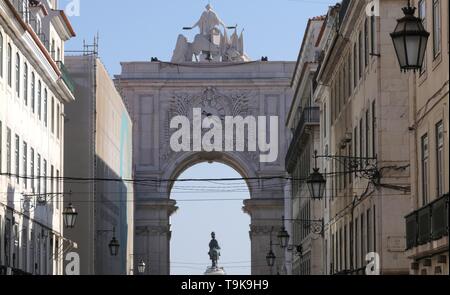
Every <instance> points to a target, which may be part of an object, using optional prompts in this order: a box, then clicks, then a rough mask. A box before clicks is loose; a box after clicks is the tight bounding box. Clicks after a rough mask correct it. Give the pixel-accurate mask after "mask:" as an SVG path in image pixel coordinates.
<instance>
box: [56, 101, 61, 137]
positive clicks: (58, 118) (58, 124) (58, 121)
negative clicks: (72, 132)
mask: <svg viewBox="0 0 450 295" xmlns="http://www.w3.org/2000/svg"><path fill="white" fill-rule="evenodd" d="M60 132H61V111H60V107H59V104H58V105H57V106H56V137H57V138H58V139H59V136H60Z"/></svg>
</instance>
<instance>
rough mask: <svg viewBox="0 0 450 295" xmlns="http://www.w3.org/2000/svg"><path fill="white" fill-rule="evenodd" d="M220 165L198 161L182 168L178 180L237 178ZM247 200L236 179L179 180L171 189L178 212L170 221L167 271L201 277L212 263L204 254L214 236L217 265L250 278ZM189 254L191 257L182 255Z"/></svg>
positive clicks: (242, 184) (242, 185)
mask: <svg viewBox="0 0 450 295" xmlns="http://www.w3.org/2000/svg"><path fill="white" fill-rule="evenodd" d="M241 177H242V176H241V175H240V174H239V173H238V172H237V171H236V170H234V169H233V168H231V167H230V166H228V165H225V164H221V163H206V162H205V163H201V164H196V165H194V166H192V167H190V168H188V169H187V170H185V171H184V172H183V173H182V174H181V175H180V176H179V177H178V179H179V180H188V179H207V178H214V179H219V178H227V179H231V178H235V179H237V178H241ZM249 198H250V192H249V190H248V186H247V183H246V182H245V181H244V180H236V181H234V180H233V181H217V182H211V181H200V182H198V181H183V182H177V183H176V184H175V185H174V186H173V188H172V191H171V199H173V200H176V201H177V204H178V206H179V209H178V211H177V212H176V213H174V214H173V215H172V217H171V229H172V233H173V234H172V239H171V247H170V249H171V254H170V269H171V274H173V275H202V274H203V273H204V272H205V270H206V267H207V266H210V265H211V262H210V261H209V257H208V255H207V251H208V243H209V241H210V239H211V238H210V234H211V232H212V231H214V232H215V233H216V234H217V239H218V241H219V244H220V247H221V249H222V251H221V257H220V260H219V266H220V267H224V268H225V271H226V273H227V274H229V275H249V274H251V255H250V253H251V251H250V238H249V233H248V232H249V225H250V222H251V220H250V217H249V216H248V215H247V214H245V213H244V212H243V211H242V202H243V201H244V200H246V199H249ZM187 253H189V255H186V254H187Z"/></svg>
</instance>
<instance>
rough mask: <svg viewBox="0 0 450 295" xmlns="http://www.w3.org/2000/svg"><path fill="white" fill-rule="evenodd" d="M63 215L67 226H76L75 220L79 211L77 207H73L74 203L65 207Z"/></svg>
mask: <svg viewBox="0 0 450 295" xmlns="http://www.w3.org/2000/svg"><path fill="white" fill-rule="evenodd" d="M62 215H63V221H64V225H65V226H66V228H74V227H75V222H76V221H77V217H78V212H77V211H76V210H75V207H73V205H72V203H70V204H69V206H67V207H66V208H64V211H63V213H62Z"/></svg>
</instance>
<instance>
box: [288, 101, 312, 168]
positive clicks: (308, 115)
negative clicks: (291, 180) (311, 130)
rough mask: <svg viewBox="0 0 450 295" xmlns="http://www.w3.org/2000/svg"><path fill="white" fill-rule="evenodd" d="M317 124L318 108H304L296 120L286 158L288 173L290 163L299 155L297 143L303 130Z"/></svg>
mask: <svg viewBox="0 0 450 295" xmlns="http://www.w3.org/2000/svg"><path fill="white" fill-rule="evenodd" d="M317 124H320V108H319V107H311V108H305V109H304V110H303V112H301V116H300V117H299V119H298V120H296V128H295V131H294V136H293V138H292V142H291V145H290V147H289V150H288V153H287V156H286V167H287V168H288V171H290V169H289V167H291V166H292V163H293V162H295V161H294V159H295V158H296V156H297V155H298V153H299V143H300V140H301V138H302V135H303V132H304V131H305V128H306V127H307V126H309V125H317ZM291 168H292V167H291Z"/></svg>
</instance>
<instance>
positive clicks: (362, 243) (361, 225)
mask: <svg viewBox="0 0 450 295" xmlns="http://www.w3.org/2000/svg"><path fill="white" fill-rule="evenodd" d="M359 221H360V223H361V224H360V231H361V233H360V236H359V237H360V244H359V246H360V247H361V252H360V254H361V267H362V266H363V264H364V260H365V256H366V252H365V243H364V242H365V240H364V226H365V225H364V223H365V222H364V213H363V214H361V218H360V219H359Z"/></svg>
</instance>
